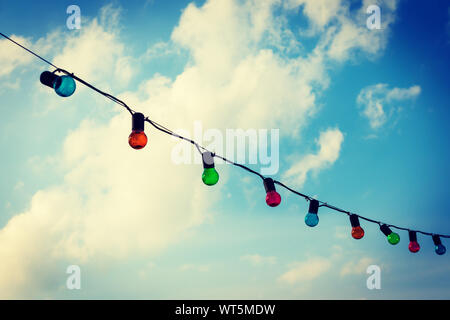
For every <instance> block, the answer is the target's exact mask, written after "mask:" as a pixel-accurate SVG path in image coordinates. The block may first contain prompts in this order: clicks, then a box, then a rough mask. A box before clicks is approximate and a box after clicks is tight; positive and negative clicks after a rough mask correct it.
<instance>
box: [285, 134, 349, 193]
mask: <svg viewBox="0 0 450 320" xmlns="http://www.w3.org/2000/svg"><path fill="white" fill-rule="evenodd" d="M343 141H344V135H343V134H342V132H341V131H340V130H339V129H328V130H326V131H324V132H321V133H320V137H319V140H318V141H317V144H318V146H319V151H318V152H317V153H316V154H308V155H306V156H305V157H303V158H302V159H301V160H300V161H296V162H295V164H293V165H292V166H291V167H290V168H289V170H287V171H286V173H285V174H284V176H285V178H286V179H289V180H291V181H292V182H293V183H295V184H296V185H297V186H302V185H303V183H304V182H305V181H306V178H307V175H308V173H309V172H310V171H313V172H317V171H318V170H320V169H323V168H326V167H328V166H330V165H331V164H333V163H334V162H335V161H336V160H337V159H338V157H339V153H340V150H341V145H342V142H343Z"/></svg>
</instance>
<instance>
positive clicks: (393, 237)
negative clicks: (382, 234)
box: [387, 232, 400, 245]
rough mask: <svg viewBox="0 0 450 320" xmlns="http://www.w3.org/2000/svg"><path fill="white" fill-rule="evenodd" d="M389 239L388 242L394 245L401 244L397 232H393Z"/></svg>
mask: <svg viewBox="0 0 450 320" xmlns="http://www.w3.org/2000/svg"><path fill="white" fill-rule="evenodd" d="M387 239H388V242H389V243H390V244H392V245H396V244H397V243H399V242H400V236H399V235H398V234H397V233H395V232H392V233H391V234H390V235H388V236H387Z"/></svg>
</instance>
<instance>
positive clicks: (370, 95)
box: [356, 83, 421, 129]
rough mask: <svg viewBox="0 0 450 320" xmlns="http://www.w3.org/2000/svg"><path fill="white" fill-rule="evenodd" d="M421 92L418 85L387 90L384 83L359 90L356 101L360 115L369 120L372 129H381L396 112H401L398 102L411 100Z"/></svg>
mask: <svg viewBox="0 0 450 320" xmlns="http://www.w3.org/2000/svg"><path fill="white" fill-rule="evenodd" d="M420 92H421V88H420V86H418V85H414V86H411V87H410V88H393V89H389V88H388V85H387V84H385V83H379V84H375V85H371V86H368V87H365V88H363V89H361V91H360V92H359V94H358V97H357V99H356V101H357V103H358V105H359V106H360V107H361V108H362V115H363V116H364V117H366V118H367V119H368V120H369V123H370V126H371V127H372V129H377V128H380V127H382V126H383V125H384V124H385V123H386V122H387V121H388V120H389V119H390V118H391V117H392V116H393V115H394V113H396V112H399V111H400V110H401V107H400V106H399V105H398V102H400V101H406V100H412V99H414V98H416V97H417V96H418V95H419V94H420Z"/></svg>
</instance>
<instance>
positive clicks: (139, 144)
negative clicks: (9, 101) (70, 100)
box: [0, 32, 450, 255]
mask: <svg viewBox="0 0 450 320" xmlns="http://www.w3.org/2000/svg"><path fill="white" fill-rule="evenodd" d="M0 35H1V36H3V37H4V38H6V39H7V40H9V41H11V42H12V43H14V44H15V45H17V46H19V47H21V48H22V49H24V50H26V51H27V52H29V53H31V54H33V55H34V56H36V57H37V58H39V59H41V60H42V61H44V62H45V63H47V64H49V65H50V66H52V67H54V68H55V70H54V71H53V72H50V71H44V72H43V73H42V74H41V77H40V81H41V83H42V84H44V85H46V86H48V87H50V88H52V89H54V90H55V92H56V93H57V94H58V95H59V96H61V97H69V96H71V95H72V94H73V93H74V92H75V89H76V83H75V80H76V81H78V82H79V83H81V84H83V85H85V86H87V87H88V88H90V89H92V90H94V91H95V92H97V93H99V94H101V95H103V96H105V97H106V98H108V99H110V100H112V101H113V102H115V103H117V104H119V105H120V106H122V107H124V108H125V109H126V110H127V111H128V112H129V113H130V114H131V116H132V132H131V134H130V136H129V138H128V142H129V145H130V146H131V147H132V148H134V149H142V148H144V147H145V146H146V144H147V136H146V134H145V132H144V129H145V128H144V127H145V122H148V123H149V124H150V125H151V126H153V127H154V128H155V129H157V130H159V131H161V132H163V133H165V134H168V135H171V136H174V137H177V138H179V139H181V140H185V141H187V142H189V143H191V144H192V145H194V146H195V147H196V148H197V150H198V152H199V153H200V154H201V155H202V162H203V169H204V171H203V174H202V180H203V183H204V184H206V185H208V186H213V185H215V184H216V183H217V182H218V181H219V174H218V172H217V171H216V169H215V166H214V158H218V159H222V160H223V161H224V162H226V163H229V164H231V165H233V166H236V167H239V168H241V169H244V170H246V171H247V172H250V173H252V174H254V175H257V176H258V177H260V178H261V179H262V182H263V185H264V188H265V191H266V203H267V205H268V206H270V207H276V206H278V205H279V204H280V203H281V196H280V194H279V193H278V192H277V191H276V187H275V185H278V186H280V187H282V188H284V189H286V190H287V191H289V192H291V193H293V194H295V195H297V196H300V197H302V198H304V199H305V200H306V201H309V210H308V213H307V214H306V216H305V223H306V225H307V226H309V227H315V226H316V225H317V224H318V223H319V216H318V211H319V208H320V207H325V208H328V209H330V210H332V211H335V212H339V213H343V214H346V215H347V216H348V217H349V219H350V224H351V227H352V229H351V235H352V237H353V238H354V239H361V238H362V237H364V230H363V228H361V225H360V223H359V219H362V220H364V221H367V222H370V223H374V224H378V225H379V227H380V230H381V232H382V233H383V234H384V235H385V236H386V237H387V241H388V242H389V243H390V244H392V245H396V244H398V243H399V242H400V236H399V235H398V234H397V233H395V232H393V231H392V229H391V228H393V229H397V230H402V231H408V234H409V240H410V242H409V246H408V248H409V251H410V252H413V253H415V252H418V251H419V250H420V245H419V243H418V242H417V233H420V234H423V235H426V236H431V238H432V240H433V243H434V245H435V252H436V253H437V254H438V255H443V254H444V253H445V252H446V248H445V246H444V245H443V244H442V242H441V238H450V235H444V234H435V233H430V232H424V231H420V230H412V229H410V228H405V227H400V226H396V225H393V224H388V223H385V222H381V221H377V220H373V219H370V218H367V217H364V216H361V215H359V214H356V213H352V212H350V211H347V210H344V209H341V208H339V207H336V206H333V205H331V204H329V203H327V202H324V201H320V200H317V199H314V198H313V197H311V196H308V195H306V194H303V193H301V192H299V191H296V190H294V189H292V188H290V187H288V186H286V185H285V184H284V183H282V182H280V181H277V180H273V179H272V178H268V177H264V176H263V175H262V174H260V173H258V172H256V171H254V170H252V169H251V168H249V167H247V166H245V165H243V164H239V163H236V162H234V161H231V160H229V159H227V158H225V157H223V156H220V155H218V154H216V153H214V152H212V151H210V150H208V149H206V148H204V147H203V146H201V145H200V144H198V143H197V142H196V141H194V140H191V139H188V138H186V137H183V136H181V135H179V134H177V133H175V132H173V131H172V130H170V129H168V128H166V127H164V126H163V125H161V124H159V123H157V122H156V121H154V120H152V119H150V118H149V117H146V116H145V115H144V114H142V113H140V112H137V111H135V110H133V109H132V108H130V107H129V106H128V105H127V104H126V103H125V102H123V101H122V100H120V99H118V98H116V97H114V96H113V95H111V94H109V93H106V92H104V91H102V90H100V89H98V88H96V87H95V86H93V85H91V84H90V83H88V82H87V81H85V80H83V79H80V78H79V77H77V76H76V75H74V74H73V73H70V72H68V71H66V70H64V69H61V68H59V67H57V66H55V65H54V64H52V63H51V62H49V61H48V60H46V59H44V58H42V57H41V56H40V55H38V54H37V53H35V52H33V51H32V50H30V49H28V48H26V47H24V46H23V45H21V44H19V43H17V42H16V41H14V40H12V39H11V38H9V37H8V36H6V35H5V34H3V33H1V32H0ZM57 73H60V74H63V75H57Z"/></svg>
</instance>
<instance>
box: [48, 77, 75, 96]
mask: <svg viewBox="0 0 450 320" xmlns="http://www.w3.org/2000/svg"><path fill="white" fill-rule="evenodd" d="M53 88H54V89H55V92H56V93H57V94H58V95H59V96H61V97H69V96H71V95H72V94H73V93H74V92H75V89H76V84H75V80H73V78H72V77H71V76H60V77H57V78H55V80H54V81H53Z"/></svg>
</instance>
